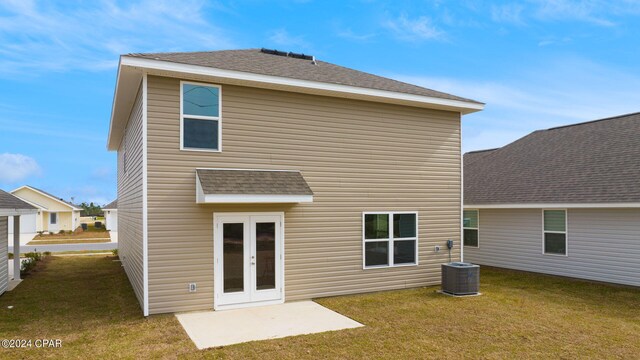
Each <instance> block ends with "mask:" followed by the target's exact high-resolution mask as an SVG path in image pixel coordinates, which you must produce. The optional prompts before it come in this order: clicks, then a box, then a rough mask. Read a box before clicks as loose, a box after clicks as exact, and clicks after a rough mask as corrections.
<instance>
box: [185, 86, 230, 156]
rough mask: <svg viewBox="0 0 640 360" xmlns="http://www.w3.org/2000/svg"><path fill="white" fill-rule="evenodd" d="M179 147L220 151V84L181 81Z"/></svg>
mask: <svg viewBox="0 0 640 360" xmlns="http://www.w3.org/2000/svg"><path fill="white" fill-rule="evenodd" d="M180 99H181V106H180V109H181V111H180V122H181V133H182V138H181V149H183V150H200V151H220V149H221V146H220V145H221V144H220V142H221V129H222V126H221V121H222V119H221V117H220V101H221V100H220V87H219V86H215V85H207V84H198V83H190V82H182V83H181V94H180Z"/></svg>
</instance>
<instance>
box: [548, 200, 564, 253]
mask: <svg viewBox="0 0 640 360" xmlns="http://www.w3.org/2000/svg"><path fill="white" fill-rule="evenodd" d="M542 213H543V227H544V231H543V233H544V235H543V239H542V240H543V252H544V253H545V254H552V255H567V211H566V210H543V211H542Z"/></svg>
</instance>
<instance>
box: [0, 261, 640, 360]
mask: <svg viewBox="0 0 640 360" xmlns="http://www.w3.org/2000/svg"><path fill="white" fill-rule="evenodd" d="M114 259H115V258H113V257H110V256H92V257H71V258H66V257H65V258H63V257H55V256H53V257H47V258H46V259H45V260H43V261H42V262H40V263H39V264H38V266H37V267H36V269H35V270H34V272H33V273H32V274H31V275H30V276H29V277H28V278H27V279H26V280H25V281H23V282H22V284H20V286H19V287H18V288H17V289H16V290H14V291H12V292H9V293H6V294H5V295H3V296H2V297H0V319H2V321H0V339H2V338H22V339H36V338H53V339H57V338H59V339H62V341H63V347H62V348H61V349H46V350H45V349H9V350H0V351H2V355H3V357H7V358H26V357H40V358H78V359H80V358H81V359H85V358H112V357H122V358H176V357H188V358H222V359H235V358H243V359H244V358H248V359H261V360H263V359H316V358H333V359H358V358H373V359H382V358H398V359H403V358H455V359H459V358H487V359H498V358H554V359H556V358H565V359H568V358H571V359H573V358H611V357H618V358H635V357H637V354H638V353H640V341H638V334H639V333H640V311H638V309H639V308H640V289H632V288H625V287H617V286H609V285H603V284H594V283H589V282H581V281H574V280H567V279H562V278H555V277H547V276H542V275H534V274H526V273H520V272H514V271H506V270H496V269H488V268H483V270H482V292H483V295H482V296H479V297H472V298H452V297H448V296H444V295H440V294H437V293H436V292H435V290H436V288H434V287H430V288H420V289H410V290H402V291H390V292H382V293H373V294H364V295H355V296H343V297H335V298H325V299H320V300H318V302H319V303H321V304H322V305H325V306H327V307H329V308H331V309H333V310H335V311H338V312H340V313H342V314H344V315H347V316H349V317H351V318H353V319H355V320H357V321H359V322H361V323H363V324H365V325H366V326H365V327H362V328H358V329H350V330H344V331H338V332H328V333H321V334H314V335H305V336H298V337H291V338H285V339H275V340H269V341H261V342H253V343H246V344H239V345H233V346H228V347H224V348H219V349H210V350H206V351H198V350H197V349H196V348H195V346H194V345H193V343H192V342H191V341H190V340H189V338H188V337H187V335H186V333H185V332H184V330H183V329H182V327H181V326H180V325H179V323H178V322H177V320H176V319H175V317H174V316H172V315H159V316H151V317H149V318H147V319H145V318H144V317H142V316H141V311H140V308H139V305H138V302H137V300H136V298H135V296H134V295H133V292H132V290H131V287H130V285H129V283H128V281H127V278H126V276H125V274H124V272H123V271H122V268H121V266H120V263H119V262H115V261H113V260H114ZM9 305H13V306H14V308H13V309H10V310H9V309H7V306H9Z"/></svg>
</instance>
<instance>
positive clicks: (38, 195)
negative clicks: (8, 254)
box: [9, 185, 82, 234]
mask: <svg viewBox="0 0 640 360" xmlns="http://www.w3.org/2000/svg"><path fill="white" fill-rule="evenodd" d="M11 194H12V195H14V196H16V197H18V198H20V199H21V200H23V201H25V202H27V203H29V204H31V205H32V206H34V207H36V208H37V209H38V212H37V214H31V215H27V216H23V217H21V219H20V232H21V233H23V234H24V233H35V232H38V231H48V232H59V231H61V230H64V231H73V230H75V229H76V228H77V227H78V226H80V211H81V210H82V209H81V208H80V207H78V206H76V205H74V204H72V203H70V202H67V201H65V200H63V199H62V198H60V197H58V196H55V195H52V194H50V193H48V192H46V191H44V190H40V189H37V188H35V187H33V186H28V185H25V186H21V187H19V188H17V189H15V190H13V191H11ZM9 232H10V233H13V226H10V227H9Z"/></svg>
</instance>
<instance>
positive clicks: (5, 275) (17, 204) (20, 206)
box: [0, 190, 37, 295]
mask: <svg viewBox="0 0 640 360" xmlns="http://www.w3.org/2000/svg"><path fill="white" fill-rule="evenodd" d="M36 212H37V209H36V208H35V207H33V206H31V205H29V204H27V203H26V202H24V201H22V200H20V199H18V198H17V197H15V196H13V195H11V194H9V193H7V192H4V191H2V190H0V295H2V294H4V292H5V291H7V289H8V287H9V281H10V280H11V279H9V266H8V264H9V261H8V246H7V245H8V241H7V239H8V235H9V231H8V230H9V222H13V221H14V219H17V220H18V226H20V217H22V216H30V215H32V214H35V213H36ZM13 243H14V249H13V252H14V256H15V258H16V259H19V258H20V235H19V234H17V236H16V237H15V238H14V242H13ZM14 265H15V266H16V267H14V277H16V279H20V262H19V261H16V262H15V263H14Z"/></svg>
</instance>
